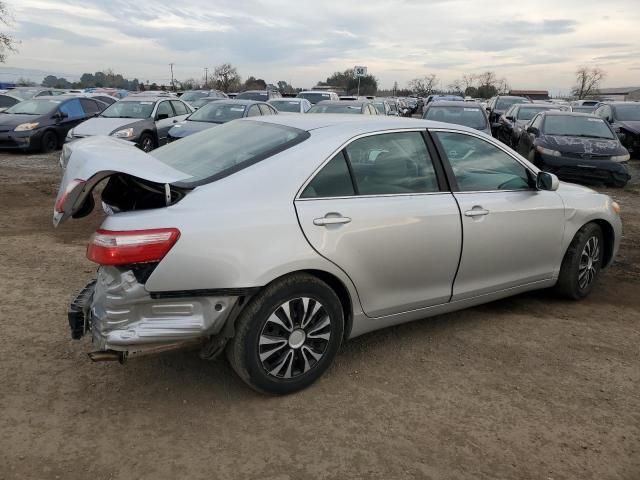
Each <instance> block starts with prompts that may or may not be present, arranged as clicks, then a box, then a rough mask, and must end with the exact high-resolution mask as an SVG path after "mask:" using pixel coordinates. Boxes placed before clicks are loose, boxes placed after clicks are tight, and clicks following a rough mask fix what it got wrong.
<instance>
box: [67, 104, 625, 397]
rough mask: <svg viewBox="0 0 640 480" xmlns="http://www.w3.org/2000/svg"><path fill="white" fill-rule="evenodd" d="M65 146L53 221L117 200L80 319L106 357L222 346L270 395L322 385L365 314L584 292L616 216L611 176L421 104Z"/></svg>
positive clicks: (409, 315) (601, 263)
mask: <svg viewBox="0 0 640 480" xmlns="http://www.w3.org/2000/svg"><path fill="white" fill-rule="evenodd" d="M213 105H215V104H213ZM432 138H433V139H435V141H436V142H438V144H439V145H441V147H442V148H435V147H434V145H433V144H432ZM62 160H63V162H62V164H63V166H64V167H65V168H64V173H63V178H62V181H61V184H60V189H59V193H58V197H57V199H56V203H55V210H54V224H56V225H58V224H60V223H61V222H63V221H65V220H66V219H67V218H70V217H72V216H75V217H76V218H77V217H81V216H84V215H87V214H88V213H89V212H90V211H91V207H92V205H93V204H94V203H99V201H100V200H101V201H102V202H103V203H104V204H105V205H106V207H105V209H106V210H107V211H109V212H112V213H110V214H108V215H107V216H106V218H105V219H104V222H103V224H102V226H101V227H100V228H99V229H98V230H97V231H96V233H95V234H94V235H93V237H92V239H91V240H90V243H89V246H88V249H87V257H88V258H89V260H91V261H92V262H95V263H97V264H98V265H99V268H98V271H97V279H96V280H94V281H92V282H91V283H89V284H88V285H87V286H86V288H85V289H84V290H83V291H82V292H81V294H80V295H79V296H78V297H77V298H76V300H75V301H74V302H73V303H72V304H71V306H70V308H69V324H70V327H71V335H72V338H76V339H78V338H81V337H82V336H83V335H85V334H88V335H89V336H90V337H91V338H92V342H93V348H94V351H93V352H92V353H91V354H90V357H91V358H92V359H94V360H96V361H97V360H120V361H125V360H126V359H127V358H129V357H135V355H137V354H144V353H152V352H154V351H156V352H158V351H166V350H169V349H172V348H180V347H185V346H187V345H194V344H199V345H202V347H203V348H202V351H201V356H202V357H204V358H214V357H215V356H216V355H218V354H220V353H221V352H223V351H225V350H226V353H227V357H228V358H229V360H230V363H231V365H232V367H233V369H234V370H235V371H236V372H237V373H238V374H239V375H240V377H241V378H242V379H243V380H244V381H245V382H247V383H248V384H249V385H250V386H251V387H253V388H255V389H257V390H259V391H262V392H268V393H272V394H285V393H291V392H294V391H296V390H300V389H303V388H305V387H307V386H309V385H311V384H312V383H313V382H314V381H315V380H316V379H318V378H319V377H320V376H321V375H322V374H323V372H325V371H326V370H327V368H328V367H329V366H330V365H331V363H332V361H333V360H334V358H335V356H336V355H337V352H338V351H339V348H340V345H341V344H342V343H343V342H344V341H346V340H348V339H350V338H353V337H356V336H358V335H362V334H364V333H366V332H369V331H373V330H376V329H380V328H384V327H388V326H391V325H396V324H400V323H403V322H408V321H411V320H417V319H424V318H426V317H430V316H434V315H439V314H442V313H445V312H451V311H455V310H460V309H463V308H467V307H471V306H474V305H478V304H482V303H486V302H491V301H495V300H498V299H501V298H504V297H508V296H510V295H515V294H518V293H521V292H525V291H529V290H534V289H541V288H549V287H555V289H556V290H557V291H558V292H560V293H562V294H564V295H565V296H567V297H569V298H572V299H581V298H584V297H586V296H587V295H589V293H590V292H591V291H592V290H593V288H594V286H595V284H596V283H597V279H598V277H599V274H600V272H601V270H603V269H604V268H606V267H607V266H609V265H610V264H611V263H612V261H613V260H614V259H615V257H616V254H617V252H618V247H619V244H620V237H621V233H622V225H621V220H620V216H619V206H618V205H617V204H616V203H615V202H614V201H612V199H611V198H609V197H608V196H607V195H604V194H601V193H597V192H595V191H593V190H591V189H588V188H584V187H580V186H578V185H571V184H564V183H560V182H559V181H558V179H557V177H556V176H555V175H553V174H551V173H548V172H542V171H540V170H538V169H537V168H536V167H535V166H533V165H531V164H530V163H529V162H527V161H526V160H525V159H523V158H522V157H520V156H519V155H517V154H516V153H515V152H513V151H512V150H511V149H508V148H507V147H505V146H504V145H502V144H501V143H500V142H498V141H497V140H495V139H493V138H491V137H488V136H486V135H483V134H481V133H479V132H477V131H476V130H473V129H469V128H466V127H462V126H458V125H450V126H448V127H447V129H446V130H445V129H443V128H442V124H438V123H434V122H430V121H425V120H414V121H412V122H407V121H406V120H403V119H397V118H391V117H384V116H377V117H357V116H347V115H344V116H333V117H325V116H319V115H296V116H293V115H272V116H268V117H260V118H259V119H257V121H256V120H255V119H252V118H248V119H242V120H237V121H233V122H229V123H227V124H225V125H221V126H219V127H217V128H212V129H209V130H206V131H203V132H200V133H198V134H195V135H192V136H191V137H189V138H186V139H184V140H182V141H180V142H174V143H172V144H170V145H167V146H165V147H163V148H160V149H158V150H155V151H153V152H151V153H149V154H146V153H144V152H141V151H140V150H137V149H134V148H128V149H127V148H122V145H121V144H120V143H119V142H118V141H117V140H116V139H112V138H105V137H102V138H90V139H85V140H81V141H79V142H76V143H74V144H71V145H70V146H68V147H67V146H65V151H64V152H63V155H62ZM106 178H108V181H107V183H106V186H105V187H104V189H103V190H102V192H101V198H100V199H99V200H98V201H97V202H94V201H93V200H92V193H91V192H92V190H93V189H94V187H95V186H96V185H97V184H98V183H99V182H100V181H102V180H105V179H106ZM69 275H74V272H69Z"/></svg>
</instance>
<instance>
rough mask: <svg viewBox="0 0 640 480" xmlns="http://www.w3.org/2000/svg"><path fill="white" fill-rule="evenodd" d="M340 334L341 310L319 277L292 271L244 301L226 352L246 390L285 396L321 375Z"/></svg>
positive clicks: (337, 343) (341, 332) (342, 321)
mask: <svg viewBox="0 0 640 480" xmlns="http://www.w3.org/2000/svg"><path fill="white" fill-rule="evenodd" d="M343 333H344V316H343V310H342V305H341V303H340V299H339V298H338V296H337V295H336V294H335V292H334V291H333V290H332V289H331V288H330V287H329V286H328V285H327V284H326V283H324V282H323V281H322V280H320V279H318V278H316V277H314V276H312V275H308V274H304V273H297V274H293V275H290V276H288V277H285V278H282V279H280V280H276V281H275V282H273V283H272V284H270V285H268V286H267V287H266V288H264V289H263V290H262V291H261V292H260V293H259V294H258V295H257V296H255V297H254V298H253V299H252V300H251V301H250V302H249V304H248V305H247V306H246V307H245V309H244V310H243V311H242V313H241V314H240V316H239V317H238V320H237V322H236V335H235V337H234V338H233V339H232V340H231V341H230V342H229V343H228V344H227V350H226V353H227V358H228V359H229V363H230V364H231V366H232V368H233V369H234V370H235V372H236V373H237V374H238V375H239V376H240V378H242V380H244V381H245V382H246V383H247V384H248V385H249V386H250V387H251V388H253V389H255V390H257V391H259V392H263V393H270V394H275V395H284V394H288V393H293V392H296V391H298V390H302V389H303V388H306V387H308V386H309V385H311V384H312V383H313V382H315V381H316V380H317V379H318V378H320V376H321V375H322V374H323V373H324V372H325V371H326V370H327V368H329V366H330V365H331V363H332V362H333V359H334V358H335V356H336V354H337V352H338V349H339V348H340V344H341V343H342V337H343Z"/></svg>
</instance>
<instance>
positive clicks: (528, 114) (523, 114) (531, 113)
mask: <svg viewBox="0 0 640 480" xmlns="http://www.w3.org/2000/svg"><path fill="white" fill-rule="evenodd" d="M547 110H559V108H558V107H555V108H554V107H520V109H519V110H518V120H531V119H532V118H533V117H535V116H536V115H537V114H538V113H540V112H546V111H547Z"/></svg>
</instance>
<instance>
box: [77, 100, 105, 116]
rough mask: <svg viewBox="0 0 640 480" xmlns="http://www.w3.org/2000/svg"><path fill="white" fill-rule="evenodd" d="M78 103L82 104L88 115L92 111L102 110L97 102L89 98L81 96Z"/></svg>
mask: <svg viewBox="0 0 640 480" xmlns="http://www.w3.org/2000/svg"><path fill="white" fill-rule="evenodd" d="M80 103H81V104H82V107H83V108H84V111H85V112H87V113H88V114H89V115H91V114H92V113H99V112H101V111H102V110H103V108H102V107H101V106H100V105H99V104H98V103H97V102H95V101H93V100H89V99H87V98H81V99H80Z"/></svg>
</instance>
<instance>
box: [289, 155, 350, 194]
mask: <svg viewBox="0 0 640 480" xmlns="http://www.w3.org/2000/svg"><path fill="white" fill-rule="evenodd" d="M354 194H355V192H354V190H353V183H352V182H351V175H350V174H349V167H347V159H346V158H345V157H344V153H342V152H340V153H338V154H337V155H336V156H335V157H333V158H332V159H331V160H330V161H329V163H327V164H326V165H325V166H324V167H323V168H322V170H320V171H319V172H318V174H317V175H316V176H315V177H314V179H313V180H312V181H311V183H309V185H307V188H305V189H304V192H302V195H301V197H302V198H316V197H348V196H351V195H354Z"/></svg>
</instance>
